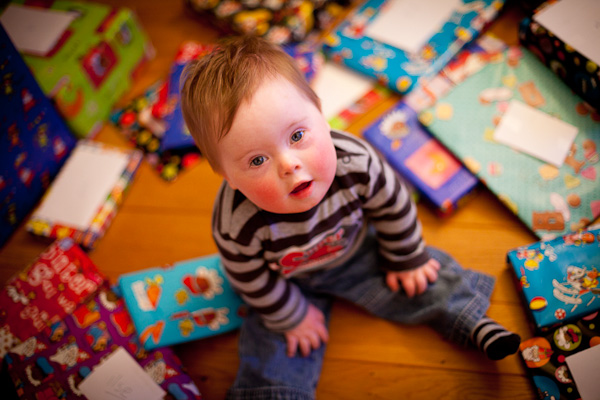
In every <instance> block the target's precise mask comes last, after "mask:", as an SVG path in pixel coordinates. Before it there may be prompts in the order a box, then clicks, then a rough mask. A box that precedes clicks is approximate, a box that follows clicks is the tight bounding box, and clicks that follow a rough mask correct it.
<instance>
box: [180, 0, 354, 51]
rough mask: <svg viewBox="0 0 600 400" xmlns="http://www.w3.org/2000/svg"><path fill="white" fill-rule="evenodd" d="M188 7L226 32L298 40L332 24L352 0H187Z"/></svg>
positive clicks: (280, 41) (279, 40) (283, 41)
mask: <svg viewBox="0 0 600 400" xmlns="http://www.w3.org/2000/svg"><path fill="white" fill-rule="evenodd" d="M185 3H186V5H187V6H188V8H189V9H190V10H191V11H192V12H194V13H196V14H197V15H199V16H202V17H205V19H207V20H208V21H210V22H211V23H212V24H213V25H215V26H216V27H217V28H219V29H221V30H222V31H224V32H226V33H237V34H251V35H256V36H262V37H264V38H266V39H267V40H269V41H270V42H273V43H277V44H289V43H298V42H302V41H304V40H306V39H307V38H308V37H309V36H310V35H311V34H313V35H314V34H317V33H318V32H320V31H321V30H324V29H327V28H329V27H330V26H331V25H332V24H333V22H334V21H335V19H336V18H337V17H339V16H340V15H341V14H342V12H343V11H344V10H345V9H346V8H347V7H349V6H350V5H351V3H352V2H351V1H350V0H288V1H285V0H272V1H247V0H224V1H223V0H185Z"/></svg>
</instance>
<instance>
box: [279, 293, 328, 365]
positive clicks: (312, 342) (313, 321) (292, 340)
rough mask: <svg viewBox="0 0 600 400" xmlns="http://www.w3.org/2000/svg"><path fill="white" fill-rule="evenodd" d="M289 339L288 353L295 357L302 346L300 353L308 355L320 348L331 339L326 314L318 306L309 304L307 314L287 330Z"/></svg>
mask: <svg viewBox="0 0 600 400" xmlns="http://www.w3.org/2000/svg"><path fill="white" fill-rule="evenodd" d="M285 339H286V340H287V355H288V357H293V356H294V355H295V354H296V350H297V349H298V348H300V353H301V354H302V355H303V356H304V357H306V356H308V355H309V354H310V352H311V350H312V349H315V350H316V349H318V348H319V347H320V346H321V342H322V343H327V341H328V340H329V332H328V331H327V327H326V326H325V316H324V315H323V313H322V312H321V310H319V309H318V308H317V307H315V306H313V305H312V304H309V305H308V311H307V313H306V316H305V317H304V319H303V320H302V322H300V324H298V326H296V327H295V328H294V329H291V330H289V331H287V332H285Z"/></svg>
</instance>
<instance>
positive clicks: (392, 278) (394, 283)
mask: <svg viewBox="0 0 600 400" xmlns="http://www.w3.org/2000/svg"><path fill="white" fill-rule="evenodd" d="M385 283H387V286H388V287H389V288H390V290H391V291H392V292H397V291H398V290H399V289H400V285H399V284H398V278H397V277H396V275H394V274H387V276H386V277H385Z"/></svg>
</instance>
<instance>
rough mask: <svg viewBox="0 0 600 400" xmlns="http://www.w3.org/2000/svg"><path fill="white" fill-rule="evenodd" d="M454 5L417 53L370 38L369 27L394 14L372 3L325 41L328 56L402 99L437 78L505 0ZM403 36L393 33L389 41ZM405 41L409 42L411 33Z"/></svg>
mask: <svg viewBox="0 0 600 400" xmlns="http://www.w3.org/2000/svg"><path fill="white" fill-rule="evenodd" d="M446 3H448V2H446ZM446 3H443V4H446ZM456 3H457V5H456V8H454V10H453V11H452V12H451V13H450V15H449V16H448V18H447V19H446V21H445V22H442V24H441V26H440V27H439V28H438V29H436V31H435V32H434V33H433V34H432V36H430V37H429V39H428V40H426V41H425V43H424V44H423V45H422V46H421V47H420V48H418V50H417V51H415V50H414V49H410V50H406V49H402V48H398V47H396V46H395V45H392V44H390V43H388V41H389V40H384V39H383V38H381V37H378V38H374V37H371V36H369V34H370V32H369V27H370V26H371V24H373V23H374V22H375V21H377V19H378V18H380V17H382V16H384V14H385V13H388V12H394V7H393V5H394V0H368V1H367V2H365V3H364V4H363V5H362V6H361V7H360V8H358V9H357V10H356V11H355V12H354V13H353V14H351V15H350V16H349V17H348V18H346V20H345V21H344V22H342V23H341V24H340V25H339V26H338V27H337V28H336V29H335V30H334V31H333V32H332V33H331V34H330V35H328V36H327V37H326V39H325V46H324V50H325V52H326V54H327V55H328V57H330V58H331V59H332V60H334V61H336V62H339V63H342V64H345V65H347V66H348V67H350V68H353V69H355V70H357V71H360V72H362V73H364V74H366V75H368V76H370V77H372V78H374V79H377V80H378V81H379V82H381V83H382V84H384V85H387V86H388V87H389V88H390V89H392V90H395V91H397V92H399V93H401V94H404V93H408V92H409V91H410V90H411V89H412V88H413V87H414V86H415V84H416V83H417V82H418V80H419V79H420V78H421V77H430V76H433V75H435V74H436V73H437V72H438V71H439V70H440V69H442V68H443V67H444V65H446V63H447V62H448V61H449V60H450V59H451V58H452V57H453V56H454V55H455V54H456V53H458V51H459V50H460V49H462V48H463V47H464V46H465V45H466V44H467V43H469V42H471V41H472V40H473V39H475V38H476V37H477V36H478V35H479V33H480V32H481V31H482V29H483V28H484V27H485V26H487V24H488V23H490V22H491V21H493V19H494V18H495V17H496V15H497V14H498V11H499V10H500V9H501V8H502V7H503V5H504V0H481V1H469V0H463V1H456ZM419 4H420V5H419ZM425 4H427V5H429V3H423V2H421V3H417V4H416V5H419V7H418V8H420V9H424V8H423V5H425ZM408 8H409V9H410V7H408ZM415 8H417V7H415ZM413 10H414V8H413ZM413 10H410V11H413ZM430 10H431V8H430ZM396 27H397V26H396ZM399 35H400V34H398V33H397V32H396V31H394V33H393V34H391V36H390V39H391V38H392V37H394V36H396V37H397V36H399ZM404 36H409V37H410V36H411V33H410V32H407V33H406V34H405V35H404Z"/></svg>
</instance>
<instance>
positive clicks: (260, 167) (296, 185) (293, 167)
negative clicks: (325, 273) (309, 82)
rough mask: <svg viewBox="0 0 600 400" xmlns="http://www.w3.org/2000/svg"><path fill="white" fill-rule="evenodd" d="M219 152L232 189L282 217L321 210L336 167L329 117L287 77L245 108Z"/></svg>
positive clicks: (268, 83) (259, 93) (267, 87)
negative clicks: (318, 208)
mask: <svg viewBox="0 0 600 400" xmlns="http://www.w3.org/2000/svg"><path fill="white" fill-rule="evenodd" d="M217 152H218V157H219V160H220V163H221V172H222V173H223V176H224V177H225V179H226V180H227V182H228V183H229V185H230V186H231V187H232V188H233V189H238V190H239V191H241V192H242V193H243V194H244V195H245V196H246V197H247V198H248V199H249V200H250V201H252V202H253V203H254V204H256V205H257V206H258V207H260V208H262V209H263V210H266V211H270V212H273V213H279V214H283V213H285V214H290V213H299V212H304V211H307V210H309V209H311V208H312V207H314V206H316V205H317V204H318V203H319V202H320V201H321V199H323V197H324V196H325V194H326V193H327V191H328V190H329V187H330V186H331V183H332V182H333V178H334V176H335V170H336V164H337V160H336V154H335V149H334V147H333V142H332V141H331V135H330V128H329V124H328V123H327V121H326V120H325V117H324V116H323V114H321V112H320V111H319V109H318V108H317V107H316V106H315V105H314V104H313V103H311V102H310V101H309V100H308V99H307V98H306V97H304V96H303V95H302V94H301V93H300V92H299V91H298V90H297V89H296V87H295V86H293V85H292V84H291V83H290V82H288V81H287V80H286V79H284V78H282V77H277V78H274V79H268V80H266V81H265V82H263V83H262V84H261V85H260V86H259V88H258V90H257V91H256V93H254V95H253V97H252V98H251V99H250V101H248V102H243V103H242V104H241V105H240V107H239V109H238V111H237V114H236V115H235V118H234V120H233V124H232V126H231V130H230V131H229V132H228V133H227V135H225V137H224V138H222V139H221V141H220V142H219V143H218V145H217Z"/></svg>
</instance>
